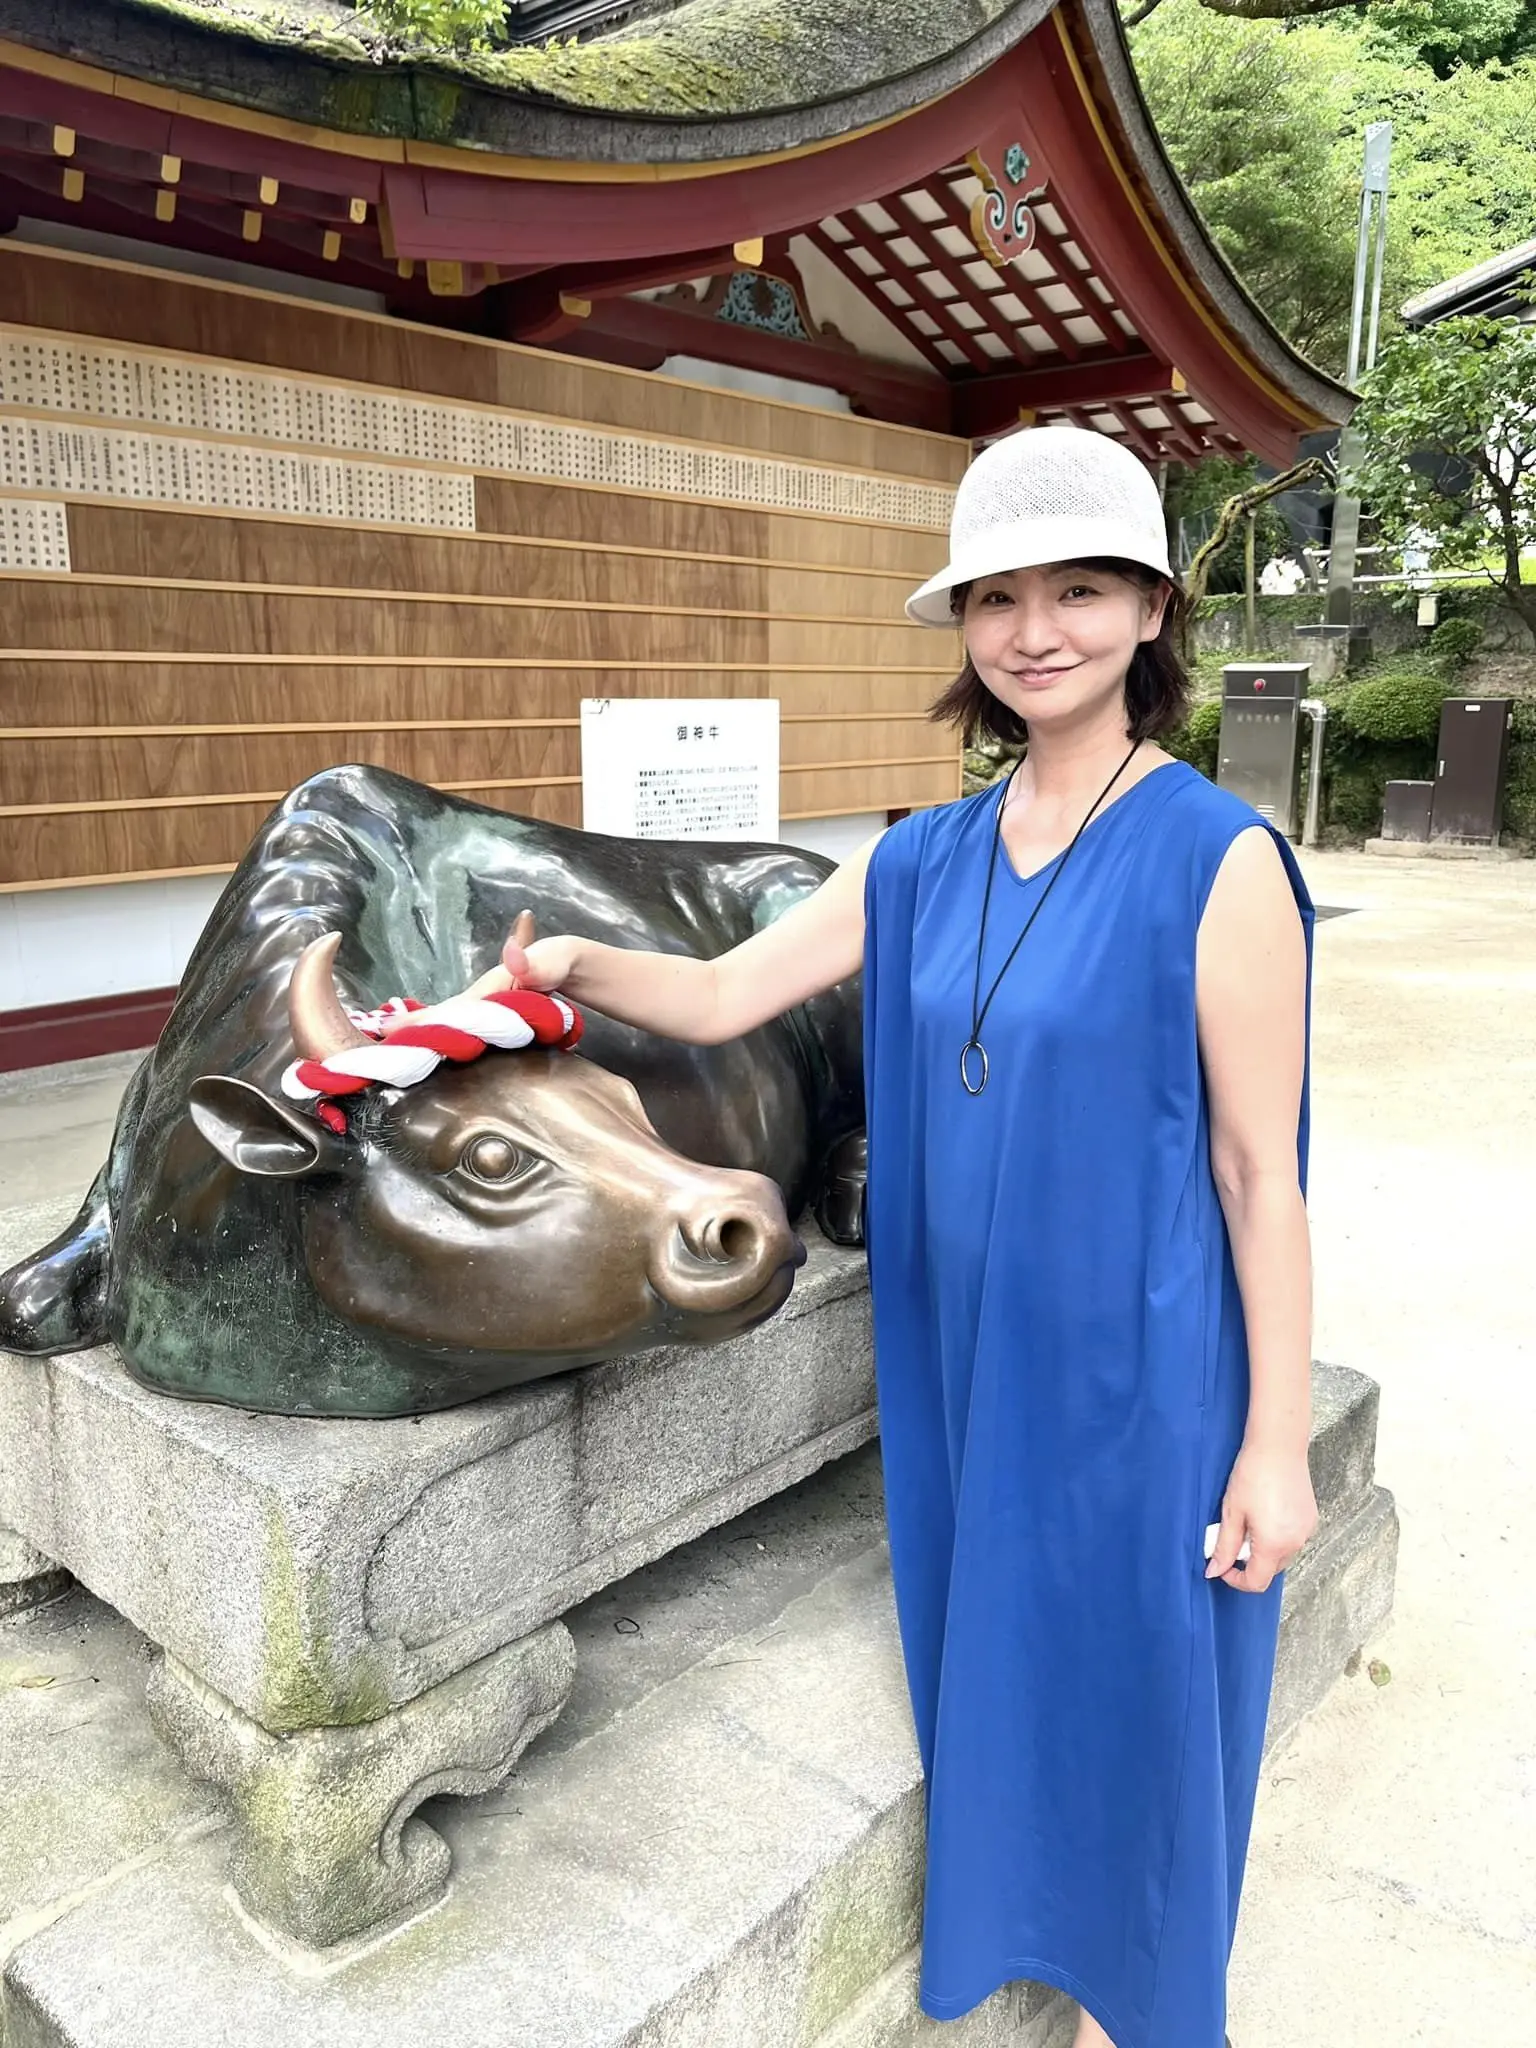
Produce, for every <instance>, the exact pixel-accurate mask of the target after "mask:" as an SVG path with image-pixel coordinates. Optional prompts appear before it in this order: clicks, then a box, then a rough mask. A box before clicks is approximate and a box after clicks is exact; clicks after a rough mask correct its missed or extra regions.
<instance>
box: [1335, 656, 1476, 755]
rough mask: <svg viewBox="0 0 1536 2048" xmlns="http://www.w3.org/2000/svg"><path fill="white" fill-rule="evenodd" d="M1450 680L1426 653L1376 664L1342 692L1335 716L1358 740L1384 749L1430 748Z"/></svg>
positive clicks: (1437, 727) (1438, 724) (1436, 730)
mask: <svg viewBox="0 0 1536 2048" xmlns="http://www.w3.org/2000/svg"><path fill="white" fill-rule="evenodd" d="M1448 694H1449V679H1448V677H1447V676H1446V673H1445V671H1444V669H1443V668H1441V667H1440V666H1439V664H1438V663H1436V662H1434V661H1432V660H1430V659H1428V658H1427V657H1426V656H1425V655H1423V654H1418V653H1414V654H1400V655H1397V656H1396V657H1394V658H1393V659H1392V660H1390V661H1378V662H1374V663H1373V664H1372V665H1371V667H1370V668H1369V669H1367V671H1366V672H1365V674H1364V675H1362V676H1361V677H1360V680H1359V681H1358V682H1356V683H1352V684H1351V685H1350V687H1349V688H1348V689H1347V690H1346V691H1345V692H1344V694H1343V697H1342V699H1341V701H1340V703H1339V705H1338V709H1337V716H1338V717H1339V719H1340V720H1341V721H1342V723H1343V724H1344V725H1345V726H1346V727H1347V728H1348V729H1349V731H1350V732H1351V733H1353V734H1354V735H1355V736H1356V737H1357V738H1359V739H1363V740H1376V741H1378V742H1380V743H1381V744H1383V745H1386V746H1409V747H1412V746H1422V747H1432V746H1433V745H1434V743H1435V740H1436V738H1437V736H1438V734H1439V731H1440V706H1441V704H1442V703H1443V702H1444V701H1445V699H1446V697H1447V695H1448Z"/></svg>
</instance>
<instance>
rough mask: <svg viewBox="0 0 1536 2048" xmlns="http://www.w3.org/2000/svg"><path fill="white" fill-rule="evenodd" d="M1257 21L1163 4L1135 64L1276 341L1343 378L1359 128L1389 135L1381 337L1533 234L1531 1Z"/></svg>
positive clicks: (1535, 57)
mask: <svg viewBox="0 0 1536 2048" xmlns="http://www.w3.org/2000/svg"><path fill="white" fill-rule="evenodd" d="M1314 11H1315V10H1301V12H1304V13H1310V12H1314ZM1234 13H1236V14H1239V15H1242V16H1243V17H1244V18H1233V15H1234ZM1260 13H1267V9H1262V8H1260V9H1242V8H1239V9H1213V8H1212V7H1211V6H1209V5H1206V4H1202V0H1162V4H1161V5H1160V6H1159V7H1158V8H1157V9H1156V11H1155V12H1154V13H1152V14H1151V15H1150V16H1149V17H1148V18H1146V19H1145V20H1144V21H1143V22H1142V24H1141V26H1140V27H1138V28H1136V29H1135V31H1134V34H1133V37H1132V50H1133V53H1134V55H1135V59H1136V66H1137V70H1138V73H1139V75H1140V78H1141V82H1142V86H1143V89H1144V90H1145V92H1146V95H1147V98H1148V101H1149V103H1150V105H1151V108H1152V113H1153V116H1154V118H1155V119H1156V121H1157V124H1158V129H1159V132H1160V133H1161V135H1162V137H1163V140H1164V142H1165V144H1166V145H1167V148H1168V151H1169V154H1170V155H1171V156H1172V158H1173V161H1174V164H1175V166H1176V167H1177V169H1178V171H1179V174H1180V176H1181V177H1182V178H1183V179H1184V182H1185V183H1186V184H1187V185H1188V187H1189V189H1190V193H1191V196H1192V197H1193V199H1194V201H1195V203H1196V205H1197V206H1198V207H1199V209H1200V212H1201V214H1202V215H1203V216H1204V218H1205V220H1206V222H1207V224H1208V226H1209V227H1210V229H1211V232H1212V234H1213V235H1214V237H1215V239H1216V241H1217V243H1218V244H1219V245H1220V247H1221V248H1222V250H1223V251H1224V253H1225V254H1226V255H1227V257H1228V259H1229V260H1230V261H1231V263H1232V265H1233V267H1234V269H1236V271H1237V272H1238V274H1239V276H1240V277H1241V278H1242V279H1243V281H1244V283H1245V284H1246V285H1247V286H1248V288H1249V290H1250V291H1251V292H1252V293H1253V295H1254V297H1255V298H1256V299H1257V300H1258V301H1259V303H1260V304H1261V305H1262V306H1263V308H1264V310H1265V311H1266V312H1267V313H1268V314H1269V316H1270V318H1271V319H1273V320H1274V321H1275V323H1276V324H1277V326H1279V327H1280V329H1281V330H1282V332H1283V333H1285V334H1286V335H1287V336H1288V337H1289V338H1290V340H1291V341H1293V342H1294V343H1295V344H1296V345H1297V346H1298V347H1299V348H1301V349H1302V350H1303V351H1304V352H1306V353H1307V354H1309V355H1312V356H1314V357H1315V358H1316V360H1317V361H1318V362H1320V363H1322V364H1323V365H1324V366H1325V367H1326V368H1329V369H1332V370H1334V371H1339V370H1342V368H1343V366H1344V354H1345V346H1346V341H1347V336H1348V331H1349V301H1350V286H1351V282H1352V277H1353V269H1354V253H1355V233H1356V224H1357V218H1358V203H1359V199H1358V195H1359V179H1360V159H1361V146H1362V137H1363V134H1364V130H1365V128H1366V126H1367V124H1368V123H1369V122H1372V121H1377V120H1383V119H1386V120H1390V121H1391V122H1392V124H1393V149H1392V174H1391V177H1392V192H1391V199H1390V203H1389V214H1388V220H1389V233H1388V248H1387V273H1386V283H1385V290H1384V294H1383V304H1384V307H1385V308H1386V316H1387V321H1388V324H1389V325H1390V322H1391V311H1392V308H1393V307H1394V306H1396V305H1399V304H1401V303H1402V301H1403V300H1404V299H1406V298H1408V297H1410V296H1412V294H1413V293H1415V292H1417V291H1421V290H1424V289H1426V288H1427V287H1428V286H1430V285H1432V284H1438V283H1441V282H1442V281H1443V280H1444V279H1446V278H1447V277H1453V276H1455V275H1456V274H1457V273H1458V272H1460V271H1462V270H1466V269H1469V268H1471V266H1472V265H1473V264H1475V263H1481V262H1485V261H1486V260H1487V259H1488V258H1489V257H1490V256H1494V255H1497V254H1498V253H1499V252H1500V251H1501V250H1504V249H1507V248H1509V247H1510V246H1511V245H1512V244H1514V243H1516V242H1520V241H1524V240H1525V239H1526V237H1527V236H1528V235H1529V234H1530V233H1531V231H1532V226H1533V223H1536V0H1381V4H1376V5H1373V6H1371V7H1369V8H1361V9H1359V10H1356V11H1345V12H1337V13H1336V12H1331V11H1330V12H1328V13H1327V14H1326V16H1325V18H1320V19H1315V20H1314V19H1292V20H1275V19H1271V18H1263V19H1260V18H1255V17H1256V16H1257V15H1258V14H1260ZM1128 18H1133V17H1128Z"/></svg>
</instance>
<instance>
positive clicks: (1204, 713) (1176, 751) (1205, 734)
mask: <svg viewBox="0 0 1536 2048" xmlns="http://www.w3.org/2000/svg"><path fill="white" fill-rule="evenodd" d="M1220 741H1221V699H1220V698H1219V697H1204V698H1202V699H1201V700H1200V701H1199V702H1198V703H1196V704H1192V705H1191V706H1190V710H1189V717H1188V718H1187V719H1186V720H1185V721H1184V723H1183V725H1181V726H1180V727H1179V729H1178V730H1177V732H1170V733H1167V734H1165V735H1164V737H1163V740H1162V742H1161V744H1162V745H1163V746H1164V747H1166V748H1167V750H1168V752H1169V753H1170V754H1172V755H1173V756H1174V757H1175V758H1176V759H1177V760H1180V761H1188V762H1189V764H1190V766H1191V767H1194V768H1198V769H1199V770H1200V773H1201V774H1202V775H1204V776H1205V777H1207V779H1208V780H1210V781H1211V782H1214V781H1215V780H1216V757H1217V753H1218V751H1219V747H1220Z"/></svg>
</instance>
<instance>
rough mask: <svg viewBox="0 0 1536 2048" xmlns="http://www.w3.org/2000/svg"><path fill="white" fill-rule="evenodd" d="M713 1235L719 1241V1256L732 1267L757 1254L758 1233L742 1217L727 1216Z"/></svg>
mask: <svg viewBox="0 0 1536 2048" xmlns="http://www.w3.org/2000/svg"><path fill="white" fill-rule="evenodd" d="M713 1235H714V1236H715V1237H716V1238H717V1239H718V1240H719V1245H720V1252H719V1256H720V1257H721V1258H723V1259H726V1260H728V1261H729V1262H730V1264H732V1265H735V1264H736V1262H737V1261H738V1260H745V1259H750V1258H752V1257H753V1256H754V1255H755V1254H756V1251H757V1238H758V1233H757V1232H756V1231H755V1230H754V1229H753V1227H752V1225H751V1224H750V1223H747V1222H745V1221H744V1220H743V1219H742V1218H741V1217H740V1216H727V1217H726V1218H725V1219H724V1221H723V1222H721V1223H719V1224H717V1226H716V1228H715V1230H714V1232H713Z"/></svg>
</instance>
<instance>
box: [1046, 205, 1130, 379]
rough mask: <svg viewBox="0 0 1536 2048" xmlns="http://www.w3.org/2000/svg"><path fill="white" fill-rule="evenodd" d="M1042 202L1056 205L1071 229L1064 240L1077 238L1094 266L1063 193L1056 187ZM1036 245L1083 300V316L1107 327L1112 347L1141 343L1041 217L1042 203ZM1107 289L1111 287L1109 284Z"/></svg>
mask: <svg viewBox="0 0 1536 2048" xmlns="http://www.w3.org/2000/svg"><path fill="white" fill-rule="evenodd" d="M1041 205H1043V206H1050V207H1053V208H1054V209H1055V211H1056V212H1057V213H1058V214H1059V215H1060V216H1061V221H1062V224H1063V226H1064V227H1065V228H1066V230H1067V232H1066V234H1065V236H1064V237H1062V240H1064V241H1068V242H1076V244H1077V246H1078V247H1079V249H1082V250H1083V254H1084V255H1085V256H1088V259H1089V261H1088V268H1089V270H1093V259H1092V256H1091V255H1089V251H1088V250H1087V249H1086V248H1084V247H1083V240H1082V237H1081V236H1080V235H1079V234H1078V232H1077V229H1076V228H1075V227H1074V226H1073V223H1072V215H1071V212H1070V211H1069V209H1068V207H1067V204H1066V201H1065V200H1064V199H1063V197H1062V196H1061V194H1060V193H1059V192H1057V191H1055V190H1054V189H1052V190H1051V191H1048V192H1047V193H1046V194H1045V197H1044V198H1043V200H1042V201H1041ZM1035 247H1036V248H1037V249H1038V250H1039V251H1040V254H1041V255H1042V256H1043V257H1044V258H1045V260H1046V261H1047V263H1049V264H1050V266H1051V268H1052V269H1053V270H1054V271H1055V273H1056V275H1057V277H1059V278H1060V280H1061V282H1062V283H1063V284H1064V285H1065V286H1066V287H1067V289H1068V290H1069V291H1070V292H1072V293H1073V294H1074V295H1075V296H1076V297H1077V298H1078V299H1080V300H1081V301H1082V307H1083V316H1084V317H1086V318H1088V319H1090V320H1092V321H1094V322H1095V323H1096V324H1097V326H1098V327H1100V328H1101V329H1102V330H1103V334H1104V338H1105V342H1106V345H1107V346H1108V347H1110V348H1113V349H1117V350H1120V349H1130V348H1134V347H1136V346H1138V344H1137V343H1136V341H1135V340H1134V339H1133V337H1132V336H1131V335H1129V334H1127V333H1126V331H1125V329H1124V328H1123V327H1122V326H1121V325H1120V323H1119V321H1118V320H1116V319H1115V318H1114V317H1113V307H1112V306H1106V305H1105V303H1104V301H1103V300H1102V299H1100V298H1096V297H1095V295H1094V294H1093V292H1092V291H1090V290H1089V287H1088V276H1087V272H1085V271H1081V270H1079V269H1078V267H1077V265H1076V264H1075V263H1074V262H1073V261H1072V259H1071V257H1070V256H1069V255H1068V254H1067V252H1066V250H1065V249H1064V248H1063V247H1062V245H1061V241H1058V239H1057V238H1056V236H1055V235H1053V234H1052V232H1051V230H1050V229H1049V228H1048V227H1047V226H1046V224H1045V222H1044V221H1043V220H1041V218H1040V210H1039V207H1037V208H1036V209H1035ZM1093 274H1094V275H1095V276H1096V277H1097V276H1098V272H1097V271H1096V270H1094V272H1093ZM1099 282H1100V283H1101V284H1103V283H1104V280H1103V279H1102V278H1100V279H1099ZM1105 289H1106V290H1108V286H1107V285H1106V286H1105ZM1061 317H1063V318H1068V319H1074V320H1075V319H1077V318H1079V317H1080V316H1079V315H1077V314H1075V313H1073V314H1067V315H1063V316H1061ZM1091 345H1092V344H1090V346H1091Z"/></svg>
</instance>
